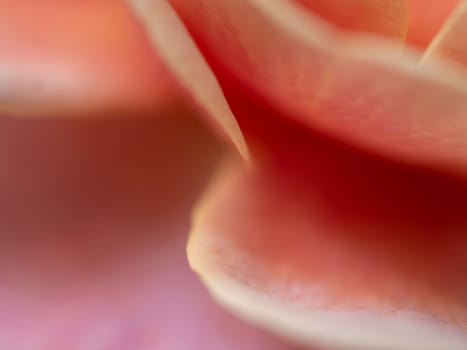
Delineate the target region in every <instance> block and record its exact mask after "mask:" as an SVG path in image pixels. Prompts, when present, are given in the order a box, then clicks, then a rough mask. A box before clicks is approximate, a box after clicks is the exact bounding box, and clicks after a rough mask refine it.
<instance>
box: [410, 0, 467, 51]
mask: <svg viewBox="0 0 467 350" xmlns="http://www.w3.org/2000/svg"><path fill="white" fill-rule="evenodd" d="M459 1H460V0H432V1H425V0H407V5H408V11H409V28H408V33H407V43H408V44H410V45H413V46H416V47H419V48H421V49H424V48H426V47H427V46H428V45H429V44H430V42H431V41H432V40H433V38H434V37H435V36H436V34H437V33H438V31H439V30H440V29H441V27H442V26H443V24H444V23H445V22H446V20H447V18H449V15H450V14H451V13H452V11H453V10H454V9H455V7H456V6H457V4H458V3H459Z"/></svg>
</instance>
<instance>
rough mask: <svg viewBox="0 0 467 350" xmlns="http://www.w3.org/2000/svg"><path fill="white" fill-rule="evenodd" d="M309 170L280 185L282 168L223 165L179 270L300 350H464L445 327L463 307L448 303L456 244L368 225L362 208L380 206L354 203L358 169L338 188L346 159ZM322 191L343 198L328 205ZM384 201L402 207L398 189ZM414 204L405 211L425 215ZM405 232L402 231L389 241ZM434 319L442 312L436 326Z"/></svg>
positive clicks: (458, 256)
mask: <svg viewBox="0 0 467 350" xmlns="http://www.w3.org/2000/svg"><path fill="white" fill-rule="evenodd" d="M312 152H316V153H317V154H320V153H323V154H322V155H321V156H319V157H322V156H325V155H326V153H327V151H312ZM317 160H318V159H315V158H311V159H308V164H309V163H312V164H320V167H319V169H315V168H313V169H314V170H311V173H310V174H308V175H305V174H301V175H300V176H303V178H306V180H304V179H302V180H299V179H297V178H295V177H293V176H292V177H291V176H290V173H293V170H291V169H290V168H289V167H287V168H281V167H279V168H275V166H273V167H272V168H269V166H265V165H264V164H262V165H261V164H258V165H257V167H256V168H255V169H245V167H244V166H243V165H242V164H240V163H238V162H236V161H233V162H227V163H226V165H224V167H223V168H221V170H220V171H219V172H218V174H217V176H216V178H215V181H214V182H212V184H211V185H210V186H209V188H208V190H207V192H206V193H205V195H204V196H203V198H202V200H201V201H200V203H199V204H198V206H197V209H196V211H195V215H194V219H193V228H192V231H191V237H190V240H189V244H188V256H189V261H190V264H191V266H192V268H193V269H194V270H195V271H196V272H197V273H198V274H199V275H200V277H201V278H202V280H203V281H204V283H205V284H206V285H207V287H208V288H209V290H210V291H211V293H212V295H213V296H214V297H215V298H216V299H217V300H218V301H219V302H220V303H222V304H223V305H225V306H226V307H227V308H228V309H230V310H231V311H232V312H234V313H236V314H238V315H239V316H241V317H243V318H245V319H246V320H249V321H251V322H253V323H255V324H258V325H261V326H262V327H265V328H268V329H271V330H273V331H275V332H277V333H278V334H282V335H284V336H286V337H289V338H290V339H294V340H295V341H299V342H301V343H304V344H308V345H316V344H318V345H323V346H327V347H330V348H336V347H337V348H339V349H340V348H341V347H342V348H344V349H361V350H378V349H384V350H386V349H391V350H439V349H443V350H463V349H465V344H467V333H466V332H465V327H464V328H462V327H463V326H459V325H458V324H456V322H453V320H456V316H455V314H456V313H457V312H458V313H462V312H463V311H465V297H464V301H463V302H464V304H462V301H461V304H460V305H459V304H457V303H456V301H455V299H456V298H457V297H459V296H460V297H461V298H462V295H465V293H464V294H462V291H463V290H465V286H466V285H465V283H463V281H462V276H463V275H464V272H465V268H466V266H467V265H466V260H465V257H464V255H463V253H462V250H459V249H458V248H457V247H458V246H459V245H461V246H462V244H463V243H461V242H462V240H463V238H459V237H462V235H460V234H456V233H454V234H453V232H448V230H449V229H450V227H451V224H450V223H446V224H445V225H443V224H441V222H442V221H440V222H439V223H438V224H436V225H440V224H441V225H443V227H441V228H440V231H442V232H444V233H445V236H444V235H443V237H444V238H441V239H440V241H439V242H437V241H436V239H435V237H436V234H435V232H434V231H433V232H432V231H429V230H427V229H426V223H425V224H423V223H420V225H421V226H420V227H418V226H417V225H418V224H416V222H417V221H416V220H415V221H414V222H413V223H411V222H410V220H408V221H407V220H406V219H404V220H405V221H407V222H404V221H400V220H399V221H400V222H399V221H398V222H391V221H390V220H391V215H394V216H395V217H397V216H398V215H401V214H399V213H398V211H397V210H393V213H391V214H388V220H389V221H381V220H380V221H378V222H375V221H376V220H374V218H372V217H370V214H371V213H368V215H366V214H365V212H364V211H362V209H363V208H364V206H365V205H366V206H367V210H369V211H370V212H371V211H372V210H375V209H372V208H370V207H373V208H374V207H376V211H378V208H380V207H384V205H385V204H384V203H381V202H365V203H366V204H361V203H360V202H363V200H364V199H366V197H368V196H370V197H371V196H373V194H371V193H370V194H368V193H367V194H365V193H362V194H361V195H360V196H363V199H361V198H359V194H358V191H359V190H360V189H361V188H360V187H361V184H360V185H358V182H361V181H364V179H362V178H361V170H359V169H358V167H359V165H361V164H359V163H354V166H353V169H350V172H349V174H346V176H348V177H349V179H347V178H342V176H341V175H342V173H343V172H345V171H343V169H344V168H345V166H347V165H348V163H347V160H345V159H341V160H342V161H343V164H344V165H345V166H344V165H343V166H339V165H336V163H338V162H339V161H340V160H339V159H335V160H334V162H333V161H331V160H329V161H328V162H327V163H324V164H323V163H319V162H316V161H317ZM340 168H343V169H340ZM310 169H311V168H310ZM303 170H304V169H302V171H301V173H302V172H303ZM382 170H384V169H381V171H382ZM281 172H285V173H287V174H288V175H285V176H284V173H282V174H280V173H281ZM322 173H323V174H322ZM376 173H378V171H376ZM390 173H391V171H390ZM382 174H383V175H382V176H383V177H384V176H388V179H387V180H391V178H392V177H393V178H392V180H397V179H398V177H399V176H400V175H398V173H397V171H394V172H392V174H391V175H385V174H384V172H383V173H382ZM407 175H408V176H409V177H412V175H409V174H407ZM282 176H283V178H282V179H281V177H282ZM300 176H298V177H299V178H300ZM328 176H329V178H330V180H329V179H328ZM336 179H337V181H335V180H336ZM339 179H341V180H340V181H339ZM297 180H298V181H297ZM302 181H304V182H302ZM424 181H427V183H426V185H427V186H428V185H429V184H430V181H433V180H426V179H425V180H421V182H422V183H423V182H424ZM327 182H329V183H327ZM365 182H366V183H368V182H367V181H365ZM352 185H357V186H356V187H357V188H355V189H354V188H353V186H352ZM332 186H337V191H339V192H340V193H342V195H341V196H334V197H335V198H332V193H334V191H335V190H333V189H332V188H331V187H332ZM424 186H425V185H422V186H421V187H422V188H423V187H424ZM464 191H465V188H464ZM380 192H382V191H380ZM394 192H395V193H397V194H396V195H395V198H397V197H398V196H402V197H404V196H405V197H407V198H410V197H411V195H410V194H403V190H402V189H401V187H399V189H398V190H395V191H394ZM412 195H413V194H412ZM438 195H439V194H438ZM376 196H378V195H376ZM433 196H434V198H436V196H437V194H433ZM441 196H444V194H443V195H441ZM446 196H448V197H449V195H446ZM341 197H345V198H341ZM430 198H431V197H430ZM392 199H393V198H389V199H388V201H389V202H390V201H391V200H392ZM410 201H413V202H414V205H416V204H415V203H417V200H416V199H411V200H410ZM348 202H349V203H348ZM284 203H286V204H284ZM420 203H422V202H419V203H418V205H421V207H420V208H419V209H414V208H409V207H408V210H409V211H414V210H427V208H428V207H430V205H429V204H428V205H426V204H420ZM399 205H400V206H402V207H404V208H405V205H406V204H405V203H403V202H402V203H399ZM353 206H355V208H353ZM423 206H426V207H427V208H425V209H423ZM368 208H370V209H368ZM403 210H405V209H402V211H403ZM402 211H401V212H402ZM442 215H443V214H439V216H440V217H441V216H442ZM446 215H449V214H446ZM402 216H403V215H402ZM438 219H440V218H438ZM372 221H373V223H372ZM463 222H464V227H465V225H466V223H465V220H463ZM407 224H408V226H407V229H408V230H407V231H404V232H399V231H397V227H399V229H400V230H403V228H404V227H405V225H407ZM386 226H387V227H389V229H387V228H386ZM394 227H396V229H395V231H392V230H391V229H392V228H394ZM401 227H402V229H401ZM433 227H434V226H433ZM457 228H459V227H457ZM459 229H460V228H459ZM411 230H414V231H413V232H411ZM418 230H420V231H419V232H418ZM433 230H434V229H433ZM443 230H445V231H443ZM411 234H415V236H416V238H413V237H411ZM378 237H379V238H378ZM447 237H449V238H447ZM419 239H420V241H418V240H419ZM456 239H457V241H456ZM459 239H460V241H459ZM431 240H433V241H431ZM395 243H398V244H395ZM399 243H400V244H399ZM404 243H406V245H404ZM444 254H446V255H444ZM419 258H420V259H421V261H419V260H417V259H419ZM424 259H426V260H424ZM443 261H444V262H443ZM445 267H447V268H446V269H445ZM450 267H451V269H450ZM456 284H457V286H456ZM452 286H455V287H453V288H451V287H452ZM463 288H464V289H463ZM443 291H444V292H443ZM446 293H447V296H446V295H444V294H446ZM456 296H457V297H456ZM451 303H453V305H449V304H451ZM438 306H439V307H440V308H439V309H437V307H438ZM453 306H454V307H453ZM430 309H431V310H430ZM443 312H445V313H452V314H451V315H450V316H448V318H447V320H445V319H442V318H441V319H440V318H438V316H439V313H443ZM451 316H452V318H450V317H451ZM460 323H461V324H462V321H460Z"/></svg>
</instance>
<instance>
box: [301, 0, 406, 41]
mask: <svg viewBox="0 0 467 350" xmlns="http://www.w3.org/2000/svg"><path fill="white" fill-rule="evenodd" d="M295 1H297V2H298V3H300V4H302V5H304V6H305V7H306V8H307V9H309V10H310V11H311V12H313V13H314V14H317V15H319V16H321V17H322V18H323V19H325V20H327V21H329V22H331V23H332V24H334V25H337V26H338V27H340V28H343V29H347V30H354V31H359V32H367V33H372V34H377V35H382V36H386V37H388V38H394V39H405V36H406V32H407V24H408V12H407V4H406V1H405V0H397V1H394V0H341V1H329V0H295Z"/></svg>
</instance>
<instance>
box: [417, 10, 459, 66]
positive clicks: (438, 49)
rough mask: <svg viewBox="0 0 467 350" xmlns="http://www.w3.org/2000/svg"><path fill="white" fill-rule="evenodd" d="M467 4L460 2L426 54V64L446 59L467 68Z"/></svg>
mask: <svg viewBox="0 0 467 350" xmlns="http://www.w3.org/2000/svg"><path fill="white" fill-rule="evenodd" d="M466 34H467V3H465V2H460V3H459V5H458V7H457V8H456V10H455V11H453V13H452V15H451V16H450V17H449V18H448V19H447V21H446V23H445V24H444V26H443V27H442V28H441V30H440V31H439V33H438V35H437V36H436V37H435V38H433V40H432V42H431V44H430V46H429V47H428V49H427V51H426V53H425V62H426V61H432V59H433V58H438V59H439V58H444V59H448V60H451V61H453V62H456V63H458V64H460V65H463V66H467V43H466V42H465V36H466Z"/></svg>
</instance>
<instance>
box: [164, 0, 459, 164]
mask: <svg viewBox="0 0 467 350" xmlns="http://www.w3.org/2000/svg"><path fill="white" fill-rule="evenodd" d="M171 3H172V4H173V5H174V7H175V9H176V10H177V12H178V13H179V14H180V16H181V17H182V19H183V20H184V22H185V23H186V24H187V26H188V28H189V29H190V31H191V32H192V33H193V35H194V37H195V39H196V41H197V43H198V45H199V47H200V48H201V50H202V51H203V53H204V54H205V56H206V57H207V59H208V62H210V64H211V66H212V67H213V69H214V71H215V73H216V74H217V76H218V77H219V78H220V79H221V80H222V77H224V76H230V78H231V79H234V80H236V81H237V82H238V83H239V84H243V87H242V91H243V92H242V93H244V91H250V92H252V93H255V94H257V95H259V96H260V97H261V98H264V99H265V100H266V101H267V102H268V103H270V104H272V105H274V106H275V108H277V109H278V110H280V111H281V112H283V113H284V115H285V116H286V118H288V119H289V120H293V121H297V122H299V123H301V124H302V125H303V126H304V127H307V128H310V129H317V130H321V131H322V132H325V133H328V134H330V135H333V136H334V137H338V138H340V139H342V140H344V141H345V142H348V143H352V144H354V145H357V146H358V147H360V148H364V149H367V150H371V151H372V152H378V153H380V154H384V155H386V156H390V157H396V158H399V159H403V160H404V161H409V162H415V163H419V164H427V165H430V166H438V167H446V166H447V167H450V168H453V169H456V170H459V169H461V170H460V171H462V172H464V173H465V171H466V168H467V141H466V140H467V138H466V135H467V119H466V118H465V114H466V109H467V98H466V97H467V85H466V82H467V80H466V79H465V73H464V72H463V71H462V72H460V71H457V70H456V69H454V68H453V67H444V66H443V69H441V68H439V69H436V70H435V69H431V67H426V66H424V65H422V66H420V65H419V64H418V63H419V59H420V57H419V56H417V55H416V54H415V53H412V52H411V51H410V50H408V52H406V53H404V54H403V55H402V53H401V51H400V49H398V47H397V45H392V44H390V42H388V41H387V40H384V39H382V38H379V39H378V38H375V37H374V36H372V37H368V36H366V35H355V34H353V33H350V32H348V31H342V30H338V29H335V28H332V27H330V26H329V25H327V24H326V23H325V22H323V21H322V20H319V19H317V17H316V16H310V15H309V14H308V13H307V12H306V11H304V10H303V7H301V6H299V5H298V4H297V3H294V2H291V1H286V0H276V1H274V2H271V1H267V0H243V1H228V0H220V1H207V0H194V1H183V0H171ZM251 118H255V116H254V115H251Z"/></svg>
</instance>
